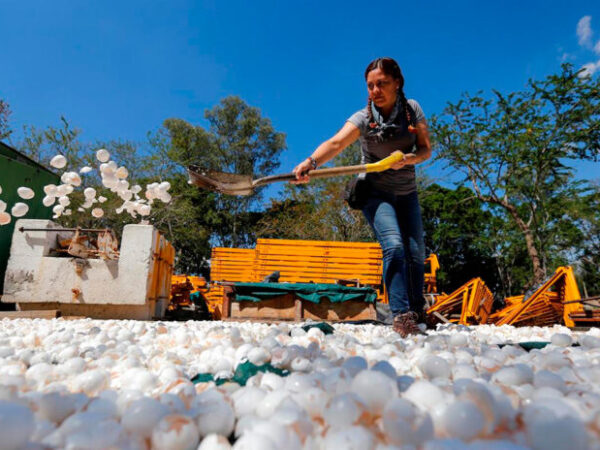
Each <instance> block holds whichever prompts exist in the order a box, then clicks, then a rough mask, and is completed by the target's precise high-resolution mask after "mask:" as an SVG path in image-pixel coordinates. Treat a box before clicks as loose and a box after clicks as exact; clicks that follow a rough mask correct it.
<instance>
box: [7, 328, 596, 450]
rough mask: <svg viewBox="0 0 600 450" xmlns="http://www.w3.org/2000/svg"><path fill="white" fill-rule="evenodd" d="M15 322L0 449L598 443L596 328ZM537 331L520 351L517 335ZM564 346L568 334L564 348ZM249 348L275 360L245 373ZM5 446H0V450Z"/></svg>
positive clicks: (255, 355)
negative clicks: (408, 330)
mask: <svg viewBox="0 0 600 450" xmlns="http://www.w3.org/2000/svg"><path fill="white" fill-rule="evenodd" d="M334 328H335V332H334V333H333V334H330V335H325V334H324V333H323V332H322V331H321V330H319V329H318V328H311V329H309V330H308V331H304V330H303V329H302V328H300V325H298V324H272V325H268V324H256V323H232V322H227V323H221V322H193V321H189V322H185V323H184V322H169V323H161V322H138V321H123V320H121V321H116V320H108V321H95V320H90V319H85V320H68V321H65V320H62V319H55V320H41V319H35V320H31V319H15V320H3V321H2V322H0V443H2V445H3V446H4V447H6V448H30V449H41V448H81V449H83V448H123V449H148V448H157V449H162V448H168V449H195V448H198V449H203V450H206V449H229V448H232V447H233V448H234V449H261V450H269V449H282V448H285V449H327V450H329V449H331V450H333V449H335V450H338V449H360V450H365V449H378V450H384V449H396V448H411V449H417V448H418V449H426V450H434V449H463V448H471V449H519V448H534V449H552V448H569V449H586V448H600V330H598V329H592V330H591V331H589V332H587V333H574V332H571V331H570V330H569V329H567V328H564V327H560V326H555V327H553V328H535V327H532V328H513V327H509V326H503V327H493V326H485V325H484V326H479V327H472V328H467V327H457V326H445V327H438V330H437V331H429V334H428V335H427V336H412V337H409V338H407V339H401V338H399V336H398V335H397V334H396V333H394V332H393V331H392V330H391V329H390V328H389V327H384V326H374V325H335V326H334ZM524 341H550V342H551V344H549V345H547V346H546V347H544V348H542V349H534V350H531V351H530V352H527V351H526V350H524V349H523V348H521V347H520V346H518V345H505V346H501V345H499V344H506V343H517V342H524ZM573 344H577V346H575V345H573ZM247 360H249V361H250V362H252V363H253V364H256V365H262V364H266V363H270V364H271V365H272V366H274V367H276V368H281V369H287V370H288V371H289V372H290V374H289V375H288V376H285V377H282V376H279V375H277V374H275V373H258V374H257V375H255V376H253V377H251V378H250V379H249V380H248V382H247V384H246V385H245V386H240V385H239V384H237V383H234V382H230V381H229V382H225V383H224V384H221V385H216V384H215V383H214V382H207V383H198V384H193V383H192V382H191V381H190V380H191V379H192V378H193V377H194V376H195V375H197V374H200V373H211V374H213V376H214V377H215V379H225V380H227V379H230V378H231V376H232V375H233V373H234V371H235V368H236V366H237V365H238V364H239V363H241V362H244V361H247ZM4 447H3V448H4Z"/></svg>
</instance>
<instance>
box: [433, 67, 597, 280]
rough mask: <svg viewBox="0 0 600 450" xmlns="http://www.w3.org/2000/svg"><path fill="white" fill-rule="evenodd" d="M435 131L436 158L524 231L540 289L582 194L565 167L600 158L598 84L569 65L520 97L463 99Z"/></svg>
mask: <svg viewBox="0 0 600 450" xmlns="http://www.w3.org/2000/svg"><path fill="white" fill-rule="evenodd" d="M431 129H432V136H433V140H434V142H435V145H436V147H437V149H436V150H437V154H438V155H439V157H440V158H443V159H444V160H445V161H446V162H447V163H448V165H449V166H450V167H452V168H454V169H456V170H457V171H458V172H460V173H462V174H463V175H464V182H470V184H471V186H472V188H473V191H474V192H475V194H476V195H477V197H478V198H479V199H480V200H481V201H483V202H485V203H486V204H487V205H488V207H489V209H490V211H492V212H494V213H495V214H498V215H499V216H501V217H503V218H504V219H505V220H506V221H508V222H510V224H512V225H513V226H514V227H515V229H516V230H518V231H519V233H520V234H521V236H522V238H523V241H524V244H525V248H526V250H527V254H528V257H529V262H530V266H531V271H532V274H533V276H532V282H533V283H535V284H539V283H541V282H542V281H543V280H544V278H545V277H546V276H547V273H548V271H549V268H550V266H551V264H552V259H553V256H552V255H553V254H556V253H560V252H561V251H564V250H565V249H566V248H569V247H570V246H571V243H570V242H569V243H565V242H562V241H560V240H559V241H558V242H557V240H556V237H557V236H562V232H563V231H565V229H566V228H568V224H569V222H572V218H570V217H569V212H571V211H573V210H574V208H575V205H574V202H576V201H577V199H578V198H579V195H580V194H581V193H582V188H583V186H582V184H581V183H576V182H574V181H573V169H572V168H570V167H569V166H567V165H566V163H567V162H568V161H569V160H574V159H579V158H585V159H594V160H597V158H598V156H599V155H600V84H599V80H598V78H590V77H582V76H581V72H577V71H575V70H573V67H572V66H570V65H568V64H565V65H563V66H562V70H561V72H560V73H559V74H557V75H551V76H548V77H547V78H545V79H544V80H542V81H533V80H530V81H529V82H528V86H527V89H526V90H524V91H522V92H514V93H511V94H508V95H504V94H501V93H500V92H498V91H494V97H493V98H492V99H485V98H483V97H482V96H481V94H478V95H476V96H470V95H469V94H464V95H463V98H461V99H460V100H459V101H458V102H457V103H456V104H451V103H449V104H448V105H447V107H446V108H445V110H444V111H443V114H442V115H441V116H440V117H435V118H433V120H432V126H431ZM565 212H567V213H565ZM507 225H508V224H507Z"/></svg>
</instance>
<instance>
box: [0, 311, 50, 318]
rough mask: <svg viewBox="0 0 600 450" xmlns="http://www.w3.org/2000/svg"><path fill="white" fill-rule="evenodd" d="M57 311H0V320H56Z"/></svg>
mask: <svg viewBox="0 0 600 450" xmlns="http://www.w3.org/2000/svg"><path fill="white" fill-rule="evenodd" d="M60 316H61V312H60V310H58V309H32V310H30V311H0V319H57V318H59V317H60Z"/></svg>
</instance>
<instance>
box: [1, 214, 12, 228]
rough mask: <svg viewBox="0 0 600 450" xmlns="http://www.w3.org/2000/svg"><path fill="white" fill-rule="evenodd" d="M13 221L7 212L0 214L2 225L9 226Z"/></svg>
mask: <svg viewBox="0 0 600 450" xmlns="http://www.w3.org/2000/svg"><path fill="white" fill-rule="evenodd" d="M10 221H11V215H10V214H9V213H7V212H0V225H8V224H9V223H10Z"/></svg>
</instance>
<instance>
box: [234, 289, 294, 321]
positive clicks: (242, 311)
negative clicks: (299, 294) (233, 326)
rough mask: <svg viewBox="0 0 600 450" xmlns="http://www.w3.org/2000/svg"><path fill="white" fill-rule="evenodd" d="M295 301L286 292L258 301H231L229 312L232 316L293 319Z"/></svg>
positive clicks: (292, 296)
mask: <svg viewBox="0 0 600 450" xmlns="http://www.w3.org/2000/svg"><path fill="white" fill-rule="evenodd" d="M295 312H296V303H295V301H294V295H293V294H286V295H282V296H280V297H276V298H273V299H268V300H262V301H260V302H251V301H242V302H236V301H233V302H231V314H230V315H229V317H231V318H232V319H233V318H248V319H250V318H252V319H287V320H294V319H295Z"/></svg>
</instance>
